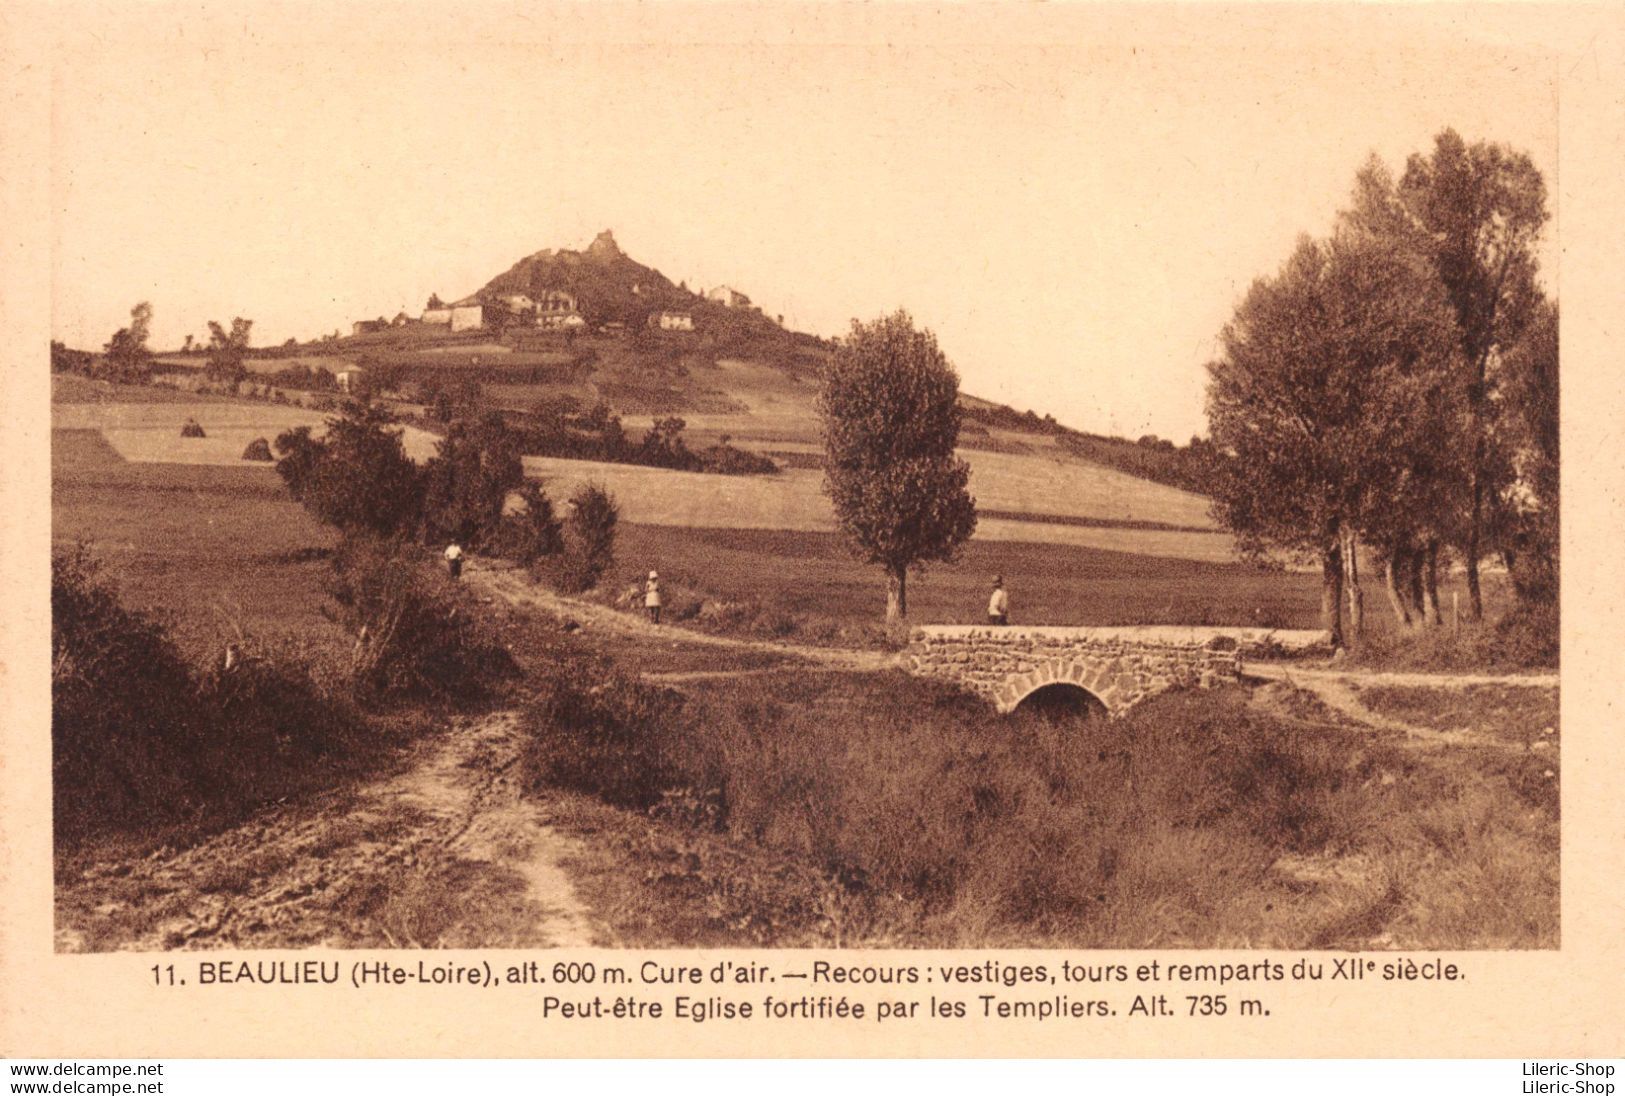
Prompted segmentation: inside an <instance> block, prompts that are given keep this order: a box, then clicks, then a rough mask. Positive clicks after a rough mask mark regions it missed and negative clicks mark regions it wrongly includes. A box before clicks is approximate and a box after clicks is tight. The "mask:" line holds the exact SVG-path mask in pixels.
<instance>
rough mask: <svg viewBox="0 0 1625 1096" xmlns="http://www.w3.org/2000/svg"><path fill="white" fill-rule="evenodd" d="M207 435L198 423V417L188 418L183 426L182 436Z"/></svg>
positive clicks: (196, 436) (197, 436)
mask: <svg viewBox="0 0 1625 1096" xmlns="http://www.w3.org/2000/svg"><path fill="white" fill-rule="evenodd" d="M205 436H206V435H205V434H204V433H203V427H201V426H199V425H198V421H197V420H196V419H187V420H186V423H185V425H183V426H182V427H181V437H183V438H201V437H205Z"/></svg>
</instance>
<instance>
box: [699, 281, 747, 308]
mask: <svg viewBox="0 0 1625 1096" xmlns="http://www.w3.org/2000/svg"><path fill="white" fill-rule="evenodd" d="M705 299H706V300H708V301H716V302H717V303H718V304H720V305H723V306H724V307H727V308H749V307H750V298H749V297H747V296H745V295H744V294H743V293H741V292H739V290H737V289H734V288H733V287H732V286H726V285H719V286H717V287H716V288H715V289H710V290H707V291H706V294H705Z"/></svg>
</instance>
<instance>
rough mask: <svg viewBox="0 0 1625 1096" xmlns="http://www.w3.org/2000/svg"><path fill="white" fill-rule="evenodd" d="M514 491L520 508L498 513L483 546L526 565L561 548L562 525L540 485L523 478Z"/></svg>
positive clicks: (561, 549)
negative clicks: (492, 528) (500, 515)
mask: <svg viewBox="0 0 1625 1096" xmlns="http://www.w3.org/2000/svg"><path fill="white" fill-rule="evenodd" d="M518 494H519V499H520V502H521V503H522V504H523V508H522V509H520V510H517V511H514V512H512V513H506V514H503V515H502V520H501V521H499V522H498V523H497V526H496V530H495V532H493V533H492V534H491V536H490V537H489V538H488V544H487V545H486V547H487V548H488V549H489V550H490V551H491V552H492V553H493V554H495V555H497V556H499V557H501V558H502V559H511V560H513V561H514V562H515V563H518V564H521V565H523V566H527V567H529V566H533V565H535V564H536V563H537V562H539V561H540V560H542V559H544V558H546V557H549V556H556V555H558V554H559V553H560V552H561V551H563V550H564V527H563V524H562V523H561V522H560V521H559V519H558V518H557V517H556V516H555V515H554V513H553V500H552V499H550V498H548V497H547V493H546V492H545V491H543V490H542V488H541V486H540V485H538V484H536V483H533V482H527V483H525V485H524V486H522V487H520V488H519V491H518Z"/></svg>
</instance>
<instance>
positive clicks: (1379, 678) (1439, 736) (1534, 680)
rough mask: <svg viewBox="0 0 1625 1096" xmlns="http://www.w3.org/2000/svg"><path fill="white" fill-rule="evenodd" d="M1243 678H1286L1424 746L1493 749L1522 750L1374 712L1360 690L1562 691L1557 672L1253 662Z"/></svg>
mask: <svg viewBox="0 0 1625 1096" xmlns="http://www.w3.org/2000/svg"><path fill="white" fill-rule="evenodd" d="M1242 676H1243V677H1249V678H1255V679H1257V678H1262V679H1264V680H1267V681H1274V682H1280V683H1283V684H1285V685H1287V686H1290V687H1291V688H1295V689H1302V690H1303V691H1305V692H1307V693H1310V694H1311V695H1313V696H1315V697H1318V698H1319V699H1320V701H1321V702H1322V703H1323V704H1325V705H1326V706H1327V707H1328V708H1330V709H1332V710H1333V711H1334V712H1337V713H1338V714H1339V715H1341V716H1344V717H1345V718H1347V719H1350V720H1353V721H1354V722H1355V723H1358V724H1361V725H1363V726H1366V727H1371V728H1374V729H1376V730H1379V731H1397V732H1399V733H1400V734H1403V735H1404V736H1405V737H1406V738H1407V739H1409V740H1411V741H1412V742H1414V743H1416V744H1418V745H1425V746H1484V747H1489V748H1492V749H1508V750H1510V749H1521V748H1522V747H1521V746H1519V745H1518V744H1517V743H1513V742H1508V741H1506V740H1505V739H1498V738H1495V737H1493V736H1490V735H1485V734H1481V733H1479V732H1477V731H1475V730H1473V729H1471V728H1465V727H1464V728H1461V729H1459V730H1448V731H1443V730H1438V729H1436V728H1433V727H1422V726H1418V725H1416V724H1414V723H1408V722H1406V721H1404V720H1401V719H1395V718H1394V717H1392V716H1388V715H1383V714H1382V713H1381V712H1375V711H1372V710H1371V708H1370V707H1369V706H1367V704H1366V703H1365V702H1364V701H1363V700H1361V699H1360V693H1359V688H1360V687H1364V688H1373V687H1382V686H1408V687H1420V688H1428V689H1442V690H1459V689H1469V688H1473V687H1475V686H1481V685H1510V686H1516V687H1519V688H1541V689H1556V688H1557V687H1558V675H1557V674H1425V673H1400V672H1389V671H1379V672H1368V671H1357V670H1335V669H1321V668H1316V667H1313V666H1290V665H1282V664H1279V663H1256V662H1255V663H1247V664H1246V665H1245V666H1244V667H1243V669H1242Z"/></svg>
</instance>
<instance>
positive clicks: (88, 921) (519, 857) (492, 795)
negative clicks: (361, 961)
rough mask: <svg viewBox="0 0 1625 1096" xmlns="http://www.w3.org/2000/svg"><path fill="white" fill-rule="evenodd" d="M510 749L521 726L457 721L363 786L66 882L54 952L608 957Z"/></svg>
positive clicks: (564, 848) (567, 848) (493, 720)
mask: <svg viewBox="0 0 1625 1096" xmlns="http://www.w3.org/2000/svg"><path fill="white" fill-rule="evenodd" d="M517 750H518V738H517V734H516V716H515V715H514V713H511V712H503V713H498V714H495V715H491V716H485V717H481V718H479V719H473V720H459V721H458V722H457V723H456V724H455V725H453V726H452V727H451V728H449V729H448V730H447V731H446V732H445V733H444V734H442V735H439V736H436V737H434V738H432V739H429V740H427V741H425V742H423V743H421V744H420V745H419V746H418V747H417V748H416V749H415V751H414V752H413V753H412V754H411V755H410V756H409V757H408V758H407V759H406V763H405V764H403V765H402V766H401V767H400V768H399V769H398V771H396V772H395V773H393V774H391V775H388V776H385V777H383V778H381V779H378V780H377V781H375V782H373V783H371V784H367V785H363V786H361V787H359V788H350V789H345V790H343V791H338V792H333V793H329V794H328V795H325V796H322V797H319V798H317V799H315V800H313V801H311V802H308V803H303V804H300V805H298V806H296V807H285V808H282V807H279V808H274V809H272V810H269V811H266V812H265V813H263V814H261V815H260V816H258V817H256V818H254V819H252V820H251V821H249V822H246V823H244V824H242V825H239V826H237V827H235V828H233V829H230V830H228V831H226V832H224V833H221V834H218V835H216V836H214V837H212V838H209V839H208V840H205V841H203V842H202V843H200V844H198V845H195V846H193V847H190V848H187V849H184V850H181V851H179V852H175V851H171V850H168V849H160V850H158V851H157V852H155V853H153V854H152V855H150V856H148V857H146V858H144V859H139V860H134V861H130V860H124V861H119V860H117V859H115V860H112V861H104V862H101V863H97V864H94V865H92V866H91V867H89V868H88V869H84V870H82V871H79V872H78V874H77V876H76V877H69V878H62V879H59V880H58V883H59V890H58V902H57V949H58V950H59V951H85V950H95V951H100V950H112V949H133V950H157V949H164V948H177V947H190V948H228V947H229V948H287V947H311V946H323V947H380V946H402V947H473V946H490V947H503V946H507V947H547V946H558V947H566V946H578V945H580V946H585V945H590V944H608V943H611V942H612V941H610V940H608V939H606V938H605V935H604V932H603V930H602V929H601V928H600V927H598V926H596V925H595V924H594V923H593V921H592V919H591V917H590V916H589V914H588V912H587V910H586V909H585V907H584V906H583V905H582V903H581V902H580V900H579V899H578V898H577V897H576V895H575V891H574V889H573V888H572V886H571V884H570V880H569V877H568V876H567V875H566V874H565V872H564V869H563V867H562V866H561V862H562V861H564V860H566V859H567V858H568V857H569V856H570V855H572V853H573V852H574V851H575V850H574V843H573V842H572V841H571V840H569V839H567V838H565V837H563V836H562V835H560V834H559V833H558V832H557V831H555V830H553V829H552V828H550V827H549V826H548V824H547V821H546V808H545V803H538V802H537V801H536V800H534V799H532V798H528V797H526V796H524V795H522V794H521V790H520V787H519V783H518V780H517V774H516V773H515V771H514V770H515V758H516V756H517Z"/></svg>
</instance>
